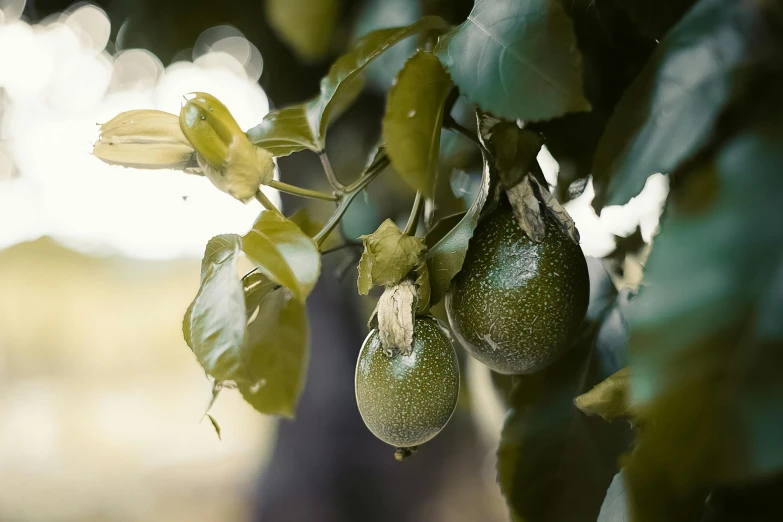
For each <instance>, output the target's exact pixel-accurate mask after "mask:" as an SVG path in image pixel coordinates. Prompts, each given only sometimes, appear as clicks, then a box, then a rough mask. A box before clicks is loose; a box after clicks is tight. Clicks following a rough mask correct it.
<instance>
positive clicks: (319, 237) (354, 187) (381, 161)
mask: <svg viewBox="0 0 783 522" xmlns="http://www.w3.org/2000/svg"><path fill="white" fill-rule="evenodd" d="M388 166H389V157H388V156H386V155H383V156H381V157H380V158H378V160H377V161H376V162H375V163H373V164H372V165H370V166H369V167H368V168H367V171H366V172H365V174H364V175H363V176H361V177H360V178H359V179H357V180H356V181H355V182H353V183H351V184H350V185H348V186H347V187H346V193H345V195H344V196H343V198H342V200H340V204H339V205H338V206H337V210H335V211H334V214H332V217H330V218H329V221H327V222H326V224H325V225H324V227H323V228H322V229H321V230H320V232H318V233H317V234H316V235H315V237H313V240H314V241H315V243H316V244H317V245H321V243H323V241H324V239H326V237H327V236H328V235H329V234H330V233H331V232H332V230H334V227H336V226H337V223H339V222H340V220H341V219H342V217H343V214H345V211H346V210H348V207H349V206H350V205H351V202H353V199H354V198H355V197H356V196H357V195H358V194H359V193H360V192H361V191H362V190H364V187H366V186H367V185H368V184H369V183H370V182H371V181H372V180H374V179H375V178H376V177H377V176H378V174H380V173H381V172H383V171H384V170H385V169H386V167H388Z"/></svg>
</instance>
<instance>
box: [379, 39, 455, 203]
mask: <svg viewBox="0 0 783 522" xmlns="http://www.w3.org/2000/svg"><path fill="white" fill-rule="evenodd" d="M450 90H451V79H450V78H449V75H448V74H446V71H445V70H444V69H443V65H441V63H440V60H438V58H437V57H435V55H434V54H432V53H429V52H425V51H419V52H418V53H416V54H415V55H414V56H413V57H412V58H411V59H409V60H408V61H407V62H406V63H405V66H404V67H403V68H402V70H401V71H400V72H399V74H398V75H397V83H396V84H395V85H394V87H392V89H391V91H390V92H389V97H388V101H387V102H386V115H385V116H384V118H383V137H384V140H385V141H386V150H387V152H388V154H389V158H391V162H392V165H393V166H394V168H395V170H396V171H397V172H398V173H399V174H400V176H401V177H402V179H403V180H405V182H406V183H407V184H408V185H410V186H411V187H412V188H413V189H414V190H418V191H421V192H422V194H424V196H425V197H428V198H431V197H432V195H433V192H434V190H435V176H436V174H437V171H438V153H439V151H440V133H441V124H442V123H443V112H444V106H443V104H444V102H445V101H446V97H447V96H448V94H449V91H450Z"/></svg>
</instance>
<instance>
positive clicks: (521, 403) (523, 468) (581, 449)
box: [498, 332, 629, 522]
mask: <svg viewBox="0 0 783 522" xmlns="http://www.w3.org/2000/svg"><path fill="white" fill-rule="evenodd" d="M585 334H586V335H583V337H582V339H581V340H580V341H579V342H578V343H577V345H576V346H575V347H573V348H572V349H571V351H570V352H568V353H567V354H566V355H565V356H563V357H562V358H561V359H560V360H558V361H556V362H555V363H554V364H552V365H551V366H550V367H548V368H546V369H545V370H543V371H541V372H539V373H536V374H531V375H522V376H518V377H517V382H516V385H515V386H514V389H513V391H512V392H511V395H510V397H509V407H510V409H509V412H508V415H507V417H506V421H505V424H504V426H503V431H502V434H501V439H500V444H499V446H498V481H499V483H500V487H501V490H502V491H503V494H504V496H505V497H506V501H507V502H508V505H509V509H510V511H511V519H512V520H513V521H518V522H595V520H596V518H597V516H598V513H599V510H600V507H601V503H602V501H603V500H604V496H605V493H606V489H607V487H608V486H609V484H610V483H611V481H612V478H613V477H614V475H615V473H617V471H618V469H617V458H618V457H619V455H620V453H621V452H622V451H623V450H625V448H626V447H627V443H628V435H629V433H628V427H627V426H623V425H621V424H619V423H618V424H609V423H606V422H604V421H603V420H601V419H596V418H588V417H585V416H584V415H583V414H582V413H581V412H580V411H579V410H578V409H577V408H576V407H575V406H574V404H573V401H574V398H575V397H576V396H577V395H579V394H580V393H581V391H582V390H583V388H584V387H585V386H586V385H587V386H589V385H590V384H591V383H592V382H594V381H595V377H596V375H595V372H594V370H593V369H592V368H591V366H592V365H591V352H592V349H591V345H592V338H591V336H590V335H589V332H585Z"/></svg>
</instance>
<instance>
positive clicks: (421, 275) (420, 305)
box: [413, 259, 430, 315]
mask: <svg viewBox="0 0 783 522" xmlns="http://www.w3.org/2000/svg"><path fill="white" fill-rule="evenodd" d="M413 270H414V272H416V280H415V281H414V282H413V284H415V285H416V290H417V294H416V303H417V304H416V314H417V315H424V314H425V313H427V310H428V309H429V307H430V273H429V271H428V270H427V263H426V262H425V261H424V260H423V259H422V261H421V263H419V264H418V265H416V268H414V269H413Z"/></svg>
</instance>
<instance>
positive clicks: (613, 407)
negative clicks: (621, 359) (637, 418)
mask: <svg viewBox="0 0 783 522" xmlns="http://www.w3.org/2000/svg"><path fill="white" fill-rule="evenodd" d="M630 387H631V372H630V369H629V368H623V369H622V370H620V371H618V372H617V373H614V374H612V375H611V376H609V377H608V378H607V379H605V380H604V381H602V382H600V383H598V384H596V385H595V386H594V387H593V389H591V390H590V391H588V392H586V393H583V394H582V395H580V396H578V397H577V398H576V399H574V404H575V405H576V407H577V408H579V409H580V410H582V411H583V412H584V413H586V414H587V415H600V416H601V417H602V418H603V419H604V420H607V421H613V420H614V419H617V418H620V417H628V416H630V415H632V414H633V407H632V405H631V396H630Z"/></svg>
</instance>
